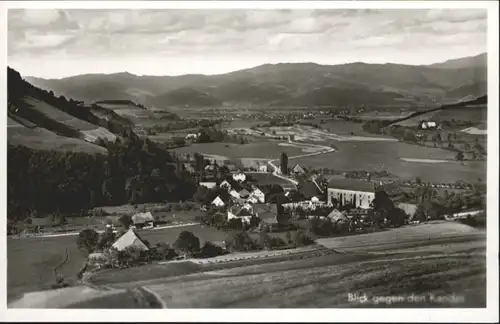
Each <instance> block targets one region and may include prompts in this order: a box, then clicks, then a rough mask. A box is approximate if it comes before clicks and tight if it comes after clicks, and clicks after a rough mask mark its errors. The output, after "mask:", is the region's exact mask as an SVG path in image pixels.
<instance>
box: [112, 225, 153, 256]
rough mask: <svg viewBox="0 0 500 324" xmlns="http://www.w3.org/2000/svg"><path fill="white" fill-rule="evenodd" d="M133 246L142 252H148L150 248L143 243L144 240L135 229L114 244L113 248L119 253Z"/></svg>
mask: <svg viewBox="0 0 500 324" xmlns="http://www.w3.org/2000/svg"><path fill="white" fill-rule="evenodd" d="M130 246H133V247H135V248H137V249H139V250H142V251H148V250H149V248H148V247H147V246H146V244H145V243H144V242H143V241H142V239H141V238H140V237H139V236H138V235H137V234H136V233H135V232H134V230H133V229H129V230H128V231H127V232H126V233H125V234H123V235H122V236H120V237H119V238H118V239H117V240H116V241H115V243H113V245H112V247H113V248H115V249H117V250H118V251H123V250H125V249H126V248H128V247H130Z"/></svg>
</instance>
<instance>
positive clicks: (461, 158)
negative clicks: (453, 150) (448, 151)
mask: <svg viewBox="0 0 500 324" xmlns="http://www.w3.org/2000/svg"><path fill="white" fill-rule="evenodd" d="M455 160H457V161H463V160H464V154H463V153H462V152H460V151H459V152H458V153H457V155H456V156H455Z"/></svg>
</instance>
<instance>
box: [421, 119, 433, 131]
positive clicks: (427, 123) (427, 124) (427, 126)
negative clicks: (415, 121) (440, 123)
mask: <svg viewBox="0 0 500 324" xmlns="http://www.w3.org/2000/svg"><path fill="white" fill-rule="evenodd" d="M419 126H420V128H421V129H432V128H436V127H437V125H436V122H433V121H421V122H420V125H419Z"/></svg>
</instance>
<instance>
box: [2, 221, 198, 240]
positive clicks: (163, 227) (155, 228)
mask: <svg viewBox="0 0 500 324" xmlns="http://www.w3.org/2000/svg"><path fill="white" fill-rule="evenodd" d="M194 225H200V224H199V223H186V224H177V225H166V226H158V227H153V228H151V229H150V230H153V231H154V230H161V229H166V228H174V227H187V226H194ZM96 232H97V233H103V232H104V231H103V230H98V231H96ZM78 234H80V232H71V233H60V234H45V235H43V234H42V235H30V236H24V237H22V236H15V237H14V236H12V237H11V238H15V239H24V238H32V237H38V238H40V237H42V238H50V237H60V236H74V235H78Z"/></svg>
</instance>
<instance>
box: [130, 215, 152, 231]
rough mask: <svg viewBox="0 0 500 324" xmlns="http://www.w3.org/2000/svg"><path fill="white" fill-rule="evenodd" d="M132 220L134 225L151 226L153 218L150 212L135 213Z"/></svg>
mask: <svg viewBox="0 0 500 324" xmlns="http://www.w3.org/2000/svg"><path fill="white" fill-rule="evenodd" d="M132 222H133V223H134V226H136V227H145V226H152V225H153V222H154V218H153V215H152V214H151V212H145V213H137V214H135V215H134V216H132Z"/></svg>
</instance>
